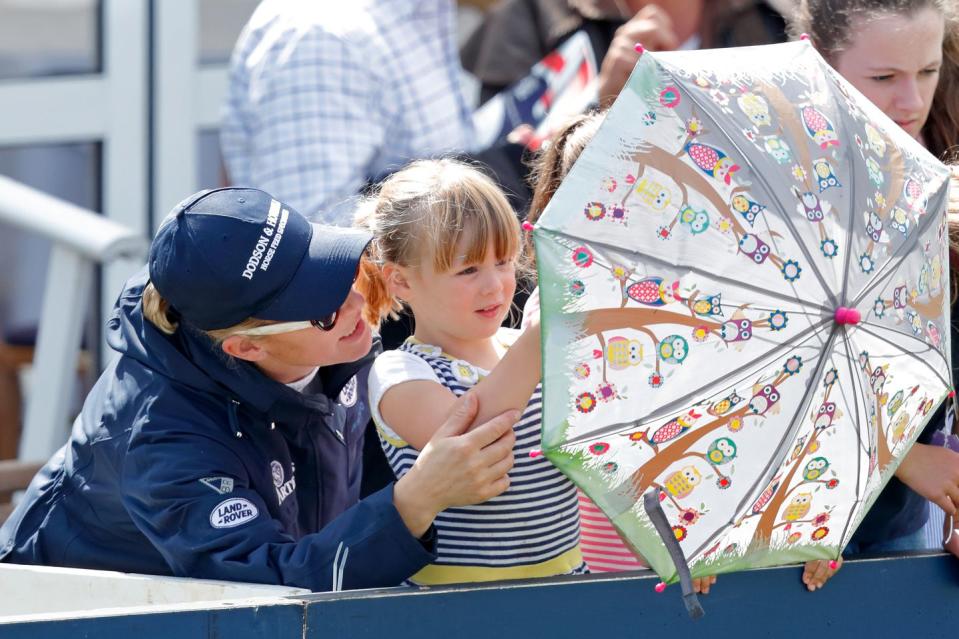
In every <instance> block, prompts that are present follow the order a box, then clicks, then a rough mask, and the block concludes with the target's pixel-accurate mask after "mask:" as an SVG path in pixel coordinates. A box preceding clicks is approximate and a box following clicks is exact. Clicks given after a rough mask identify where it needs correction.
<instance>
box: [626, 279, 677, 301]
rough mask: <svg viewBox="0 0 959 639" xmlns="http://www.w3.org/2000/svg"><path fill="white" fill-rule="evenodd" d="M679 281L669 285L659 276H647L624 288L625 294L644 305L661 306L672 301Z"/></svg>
mask: <svg viewBox="0 0 959 639" xmlns="http://www.w3.org/2000/svg"><path fill="white" fill-rule="evenodd" d="M678 285H679V283H678V282H675V283H674V284H673V285H672V286H669V285H668V284H666V283H665V282H664V281H663V278H661V277H647V278H645V279H642V280H640V281H638V282H636V283H635V284H631V285H629V286H628V287H627V288H626V296H627V297H629V299H631V300H633V301H634V302H639V303H640V304H643V305H644V306H663V305H664V304H668V303H670V302H672V301H673V300H674V299H675V297H674V290H675V289H676V288H678Z"/></svg>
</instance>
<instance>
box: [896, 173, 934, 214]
mask: <svg viewBox="0 0 959 639" xmlns="http://www.w3.org/2000/svg"><path fill="white" fill-rule="evenodd" d="M902 196H903V197H904V198H905V199H906V203H907V204H908V205H909V208H910V209H912V210H913V211H916V212H918V213H925V212H926V204H928V202H929V199H928V198H927V197H926V194H925V190H924V189H923V188H922V182H920V181H919V180H917V179H916V178H914V177H909V178H907V179H906V183H905V184H904V185H903V187H902Z"/></svg>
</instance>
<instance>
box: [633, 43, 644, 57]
mask: <svg viewBox="0 0 959 639" xmlns="http://www.w3.org/2000/svg"><path fill="white" fill-rule="evenodd" d="M633 49H635V50H636V53H638V54H640V55H642V54H643V51H645V50H646V47H644V46H643V45H641V44H640V43H638V42H637V43H636V44H635V45H633Z"/></svg>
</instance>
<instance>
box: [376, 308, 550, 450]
mask: <svg viewBox="0 0 959 639" xmlns="http://www.w3.org/2000/svg"><path fill="white" fill-rule="evenodd" d="M539 339H540V330H539V324H538V323H537V324H534V325H533V326H530V327H529V328H527V329H526V330H525V331H524V332H523V334H522V335H520V336H519V338H518V339H517V340H516V342H515V343H514V344H513V345H512V346H511V347H510V349H509V350H508V351H507V352H506V355H504V356H503V359H501V360H500V362H499V364H497V365H496V367H495V368H494V369H493V370H492V371H490V374H489V375H487V376H486V377H485V378H483V379H482V380H481V381H480V382H479V383H478V384H476V386H474V387H473V388H472V389H470V391H469V393H470V394H473V395H475V396H476V398H477V399H478V400H479V412H478V414H477V416H476V420H475V423H477V424H482V423H483V422H486V421H488V420H490V419H491V418H493V417H495V416H496V415H499V414H500V413H503V412H505V411H507V410H518V411H520V412H521V413H522V412H523V410H525V408H526V404H528V403H529V398H530V397H531V396H532V394H533V391H535V390H536V385H537V384H538V383H539V380H540V377H541V368H542V354H541V353H540V345H539ZM455 402H456V396H455V395H454V394H453V393H452V392H451V391H450V390H449V389H447V388H445V387H443V386H442V385H440V384H438V383H436V382H432V381H425V380H417V381H410V382H402V383H400V384H396V385H394V386H391V387H390V388H389V389H388V390H387V391H386V392H385V393H384V394H383V397H382V399H381V400H380V405H379V411H380V414H381V415H382V416H383V420H384V421H385V422H386V423H387V424H388V425H389V427H390V428H391V429H392V430H393V431H395V432H396V434H397V435H399V436H400V437H402V438H403V440H404V441H405V442H407V443H408V444H410V445H411V446H413V447H414V448H417V449H419V450H423V447H424V446H426V443H427V442H429V441H430V438H431V437H433V434H434V433H435V432H436V430H437V429H438V428H439V426H440V424H442V423H443V422H444V421H446V419H447V418H448V417H449V416H450V414H451V413H452V411H453V405H454V403H455Z"/></svg>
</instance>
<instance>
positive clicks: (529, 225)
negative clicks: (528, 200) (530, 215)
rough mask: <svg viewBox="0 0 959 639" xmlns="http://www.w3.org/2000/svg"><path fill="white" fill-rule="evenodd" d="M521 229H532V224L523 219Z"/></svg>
mask: <svg viewBox="0 0 959 639" xmlns="http://www.w3.org/2000/svg"><path fill="white" fill-rule="evenodd" d="M523 230H524V231H527V232H528V231H532V230H533V224H532V223H531V222H530V221H529V220H523Z"/></svg>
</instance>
